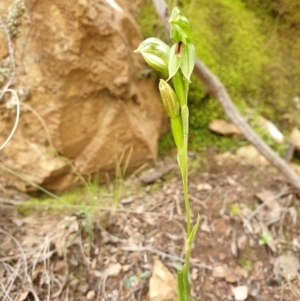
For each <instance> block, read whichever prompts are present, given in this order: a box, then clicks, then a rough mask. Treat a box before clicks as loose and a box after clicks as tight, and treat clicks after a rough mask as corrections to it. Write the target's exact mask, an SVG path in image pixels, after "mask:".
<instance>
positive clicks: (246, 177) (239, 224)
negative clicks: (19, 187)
mask: <svg viewBox="0 0 300 301" xmlns="http://www.w3.org/2000/svg"><path fill="white" fill-rule="evenodd" d="M173 163H174V162H173ZM191 166H192V171H191V172H190V176H189V193H190V202H191V210H192V217H193V218H192V219H193V223H194V222H195V221H196V218H197V215H198V214H200V216H201V225H200V228H199V230H198V232H197V235H196V239H195V242H194V245H193V250H192V261H191V283H192V295H193V296H194V298H195V300H207V301H208V300H211V301H213V300H239V299H238V298H239V297H238V293H237V291H239V289H242V288H243V289H244V288H246V290H247V293H246V297H247V299H245V298H246V297H243V299H240V300H248V301H250V300H281V301H283V300H285V301H288V300H298V299H299V298H300V294H299V289H298V287H299V281H298V278H299V275H298V268H295V266H297V265H298V263H299V262H298V261H297V260H298V259H297V258H298V255H299V248H300V245H299V241H300V237H299V230H300V224H299V221H298V220H297V212H298V208H299V196H297V194H296V193H295V192H294V191H293V190H292V189H290V188H289V187H288V185H287V184H286V182H285V180H284V179H283V178H282V177H281V176H280V175H279V174H278V173H276V172H275V171H274V170H273V169H272V168H271V167H269V166H251V165H249V164H244V163H243V162H237V161H228V162H224V163H223V164H221V165H220V164H218V163H217V162H216V160H214V159H213V157H211V158H210V159H208V161H207V162H206V163H205V168H203V166H202V168H200V169H199V164H198V163H197V161H196V159H195V158H194V159H192V163H191ZM203 169H205V171H203ZM124 186H125V187H127V189H128V191H130V193H129V194H127V195H126V196H124V197H123V198H122V199H121V200H120V203H119V204H118V206H117V207H115V208H114V207H111V206H103V204H102V206H101V207H96V208H94V210H93V214H89V213H88V212H86V213H84V212H83V211H82V212H81V214H79V213H78V211H76V210H75V209H74V212H67V213H65V214H64V215H62V214H53V213H52V214H51V213H49V211H46V210H45V211H44V212H39V213H38V214H31V215H29V216H26V217H25V216H22V215H20V214H19V212H18V208H17V207H16V206H13V205H9V204H7V202H6V204H4V203H3V202H2V203H1V202H0V206H1V211H0V284H1V283H2V284H1V286H0V299H1V300H3V301H4V300H20V301H23V300H26V301H29V300H148V295H149V289H151V287H150V286H149V282H150V279H151V277H152V276H153V263H154V262H155V260H157V259H159V260H160V261H161V262H162V263H163V264H164V266H165V267H167V270H168V272H170V273H171V274H172V275H174V278H175V277H176V271H177V269H178V268H179V267H180V266H181V265H182V263H183V258H184V242H185V233H186V230H185V215H184V214H185V213H184V212H185V210H184V201H183V195H182V189H181V180H180V174H179V172H178V170H175V171H174V170H173V171H172V174H170V173H169V174H167V176H164V178H161V179H159V180H157V181H156V182H155V183H154V184H151V185H145V186H138V185H137V184H136V181H133V180H132V179H131V180H128V181H125V182H124ZM133 186H134V187H135V189H133V188H132V187H133ZM137 186H138V189H136V187H137ZM132 191H134V193H131V192H132ZM267 194H269V195H273V196H274V198H273V199H274V202H276V204H275V205H274V202H273V203H272V204H273V207H272V206H271V205H270V203H269V204H266V206H265V207H264V208H262V207H258V206H261V205H260V204H261V201H263V199H264V195H267ZM268 202H269V201H268ZM1 204H2V205H1ZM257 208H260V209H259V210H258V209H257ZM276 208H277V209H276ZM255 209H257V212H256V211H255V214H253V212H254V210H255ZM274 209H276V210H277V211H276V210H275V211H274ZM278 209H279V210H278ZM276 212H277V214H275V213H276ZM287 254H289V255H293V256H294V257H293V260H296V261H295V263H294V264H292V266H293V267H294V268H295V271H294V272H295V276H294V277H288V276H286V275H283V274H284V273H283V271H282V267H279V269H277V270H276V264H277V263H278V257H279V256H280V255H282V256H285V255H287ZM287 260H288V259H287ZM280 272H281V273H280ZM285 272H286V273H288V274H290V270H285ZM165 285H166V287H167V286H168V283H166V284H165ZM174 289H175V290H176V287H175V288H174ZM236 293H237V295H235V294H236ZM241 298H242V297H241Z"/></svg>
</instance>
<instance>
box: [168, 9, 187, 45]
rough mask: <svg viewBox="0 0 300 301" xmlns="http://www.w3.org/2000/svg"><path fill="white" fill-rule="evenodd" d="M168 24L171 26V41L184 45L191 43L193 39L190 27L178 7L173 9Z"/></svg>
mask: <svg viewBox="0 0 300 301" xmlns="http://www.w3.org/2000/svg"><path fill="white" fill-rule="evenodd" d="M169 23H170V24H171V26H172V28H171V34H170V37H171V39H172V40H174V41H175V42H180V41H182V42H183V43H184V44H186V43H188V42H191V40H192V37H193V29H192V26H191V24H190V22H189V20H188V19H187V18H186V17H185V16H184V15H183V14H182V13H181V11H180V10H179V9H178V7H174V8H173V10H172V14H171V18H170V20H169Z"/></svg>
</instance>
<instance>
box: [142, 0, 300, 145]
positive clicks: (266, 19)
mask: <svg viewBox="0 0 300 301" xmlns="http://www.w3.org/2000/svg"><path fill="white" fill-rule="evenodd" d="M169 2H172V3H169V4H170V5H180V4H181V6H180V8H181V9H182V10H183V11H184V13H185V14H186V15H187V17H188V18H189V20H190V22H191V23H192V25H193V28H194V43H195V46H196V51H197V55H198V57H199V58H200V59H201V60H202V61H203V62H204V63H205V64H206V65H207V66H208V67H209V68H210V69H211V70H212V71H213V72H214V73H215V74H216V75H217V76H218V77H219V78H220V80H221V81H222V82H223V83H224V85H225V87H226V88H227V90H228V92H229V94H230V96H231V98H232V100H233V101H234V103H235V105H236V106H237V107H238V108H239V109H240V110H241V111H242V112H243V111H244V109H245V108H246V107H250V108H252V109H254V110H255V111H256V112H257V114H261V115H263V116H264V117H266V118H268V119H270V120H272V121H273V122H274V123H275V124H276V125H277V126H278V127H279V128H280V130H282V131H283V132H286V133H287V132H288V131H289V130H290V129H291V127H292V126H293V125H298V126H299V125H300V118H298V117H297V116H299V114H300V111H299V109H297V108H296V104H295V103H294V102H293V98H295V97H297V96H299V94H300V86H299V83H300V64H298V63H297V62H299V61H300V39H299V38H297V37H299V35H300V30H297V29H300V21H299V20H300V4H299V3H298V2H299V1H297V0H289V1H287V3H286V4H285V5H284V4H283V2H282V1H279V0H267V1H263V2H264V3H262V1H259V0H197V1H181V2H180V3H179V4H178V1H169ZM175 2H176V3H175ZM137 20H138V22H139V24H140V26H141V29H142V32H143V34H144V36H145V37H149V36H157V37H159V38H163V35H164V30H163V28H162V26H161V24H160V21H159V19H158V18H157V16H156V14H155V11H154V8H153V5H152V2H151V1H148V0H147V1H146V3H145V5H144V7H143V8H142V10H141V12H140V14H139V16H138V18H137ZM189 102H190V147H191V148H193V149H198V150H199V149H202V148H203V147H206V146H210V145H214V146H217V147H219V148H220V149H228V148H236V147H237V146H239V145H240V144H241V143H242V142H241V141H239V140H235V139H232V138H228V137H221V136H218V135H215V134H213V133H211V132H210V131H209V130H208V125H209V123H210V122H211V121H212V120H214V119H215V118H226V117H225V116H224V113H223V111H222V108H221V107H220V105H219V104H218V102H217V101H216V100H214V99H212V98H211V97H210V96H209V95H208V94H207V93H206V92H205V91H204V90H203V87H202V85H201V83H200V82H199V81H198V80H197V79H196V78H195V77H193V79H192V85H191V89H190V95H189ZM286 114H289V115H290V116H291V118H292V120H293V125H291V124H290V123H288V122H287V121H286V118H285V117H286ZM257 130H258V132H260V131H259V129H257ZM165 137H167V140H168V141H169V139H170V137H169V136H168V135H167V136H165ZM161 141H162V142H161V145H162V146H161V147H160V149H162V150H165V149H166V148H167V147H168V146H172V144H171V143H169V142H167V143H166V142H165V141H164V139H161Z"/></svg>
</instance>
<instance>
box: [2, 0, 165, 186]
mask: <svg viewBox="0 0 300 301" xmlns="http://www.w3.org/2000/svg"><path fill="white" fill-rule="evenodd" d="M5 3H6V2H5ZM9 4H10V1H8V2H7V5H9ZM26 5H27V6H28V7H31V8H32V9H31V10H30V11H28V13H29V14H30V20H31V21H30V22H23V23H22V34H21V36H20V37H18V38H17V39H15V43H16V47H15V49H16V52H15V59H16V63H17V64H16V65H17V70H16V74H17V75H18V76H17V79H16V80H15V87H16V90H17V91H19V97H20V99H21V101H22V102H24V103H25V104H26V108H25V107H23V110H22V114H21V119H20V123H19V126H18V130H17V132H16V134H15V136H14V138H13V140H12V141H11V143H9V144H8V145H7V150H6V152H5V154H4V153H3V152H1V155H0V163H3V164H5V166H7V167H9V168H11V169H13V170H17V171H18V173H19V174H20V175H21V176H26V177H27V178H28V179H29V180H32V181H34V182H36V183H38V184H39V185H42V186H43V187H45V188H47V189H49V190H55V191H62V190H65V189H67V188H70V187H72V186H75V185H77V184H78V183H80V181H79V178H78V176H76V175H75V174H74V173H73V172H72V171H71V170H72V169H71V167H70V166H71V164H72V166H73V167H74V169H75V170H76V171H77V172H78V173H79V174H81V175H83V176H89V175H91V174H96V173H97V174H98V177H99V181H102V182H103V181H106V180H107V174H113V173H114V172H115V170H116V167H117V166H118V165H124V164H125V162H126V161H128V162H129V164H128V168H127V171H128V172H131V171H134V170H135V169H137V168H138V167H140V166H141V165H142V164H144V163H145V162H149V163H153V162H154V161H155V160H156V156H157V142H158V138H159V135H160V133H161V132H162V131H163V127H164V125H165V120H166V119H165V113H164V110H163V108H162V105H161V101H160V97H159V93H158V89H157V83H156V80H155V79H153V78H138V74H140V72H141V71H143V70H144V69H145V68H146V65H145V64H144V62H143V59H142V58H141V56H140V55H137V54H135V53H133V50H134V49H136V48H137V46H138V45H139V43H140V42H141V41H142V38H141V35H140V33H139V30H138V29H137V26H136V23H135V21H134V19H133V17H132V16H131V15H130V13H129V12H128V7H127V6H128V3H127V2H126V1H123V2H121V3H119V4H118V5H110V4H109V3H108V1H104V0H99V1H92V0H81V1H76V2H72V1H71V2H68V1H60V0H44V1H38V2H36V1H35V0H28V1H26ZM7 7H8V6H6V8H7ZM1 9H3V6H2V5H1V7H0V12H3V15H4V13H5V11H2V10H1ZM0 41H1V42H2V36H1V37H0ZM1 53H2V54H1ZM0 55H2V56H3V55H5V51H4V52H3V51H2V52H1V50H0ZM28 106H30V107H31V108H32V109H33V110H34V111H33V110H30V109H28ZM5 114H6V116H7V117H6V118H1V121H0V133H1V135H0V142H1V141H4V140H5V138H6V137H7V135H8V134H9V131H10V129H11V128H12V125H13V123H14V118H15V113H14V111H13V110H10V109H8V110H6V111H5ZM37 115H39V116H40V117H37ZM41 119H42V120H43V122H41ZM43 123H44V124H43ZM46 129H47V130H46ZM49 137H50V138H51V141H50V139H49ZM16 145H19V147H17V148H16V149H15V146H16ZM52 145H53V147H54V149H55V150H56V151H55V152H53V150H52ZM57 152H58V153H59V155H60V156H61V157H65V158H68V159H69V160H70V161H71V162H72V163H71V164H70V163H68V161H66V160H64V159H61V158H60V157H58V156H57ZM40 153H42V155H41V154H40ZM24 161H26V162H27V161H28V164H27V165H26V167H25V168H24ZM5 177H6V179H7V180H8V181H10V184H13V186H16V187H17V188H19V189H21V190H23V191H27V190H28V189H32V188H29V187H28V186H27V185H25V184H23V183H22V182H21V181H18V180H17V179H16V178H15V177H11V178H9V179H8V177H7V175H5Z"/></svg>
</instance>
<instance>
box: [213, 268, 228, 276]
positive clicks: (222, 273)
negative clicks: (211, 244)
mask: <svg viewBox="0 0 300 301" xmlns="http://www.w3.org/2000/svg"><path fill="white" fill-rule="evenodd" d="M227 274H228V268H227V266H224V265H218V266H216V267H214V269H213V271H212V276H213V277H214V278H225V277H226V276H227Z"/></svg>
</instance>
